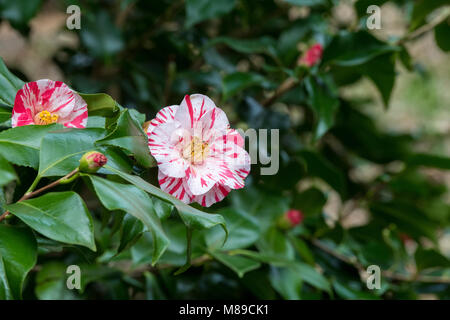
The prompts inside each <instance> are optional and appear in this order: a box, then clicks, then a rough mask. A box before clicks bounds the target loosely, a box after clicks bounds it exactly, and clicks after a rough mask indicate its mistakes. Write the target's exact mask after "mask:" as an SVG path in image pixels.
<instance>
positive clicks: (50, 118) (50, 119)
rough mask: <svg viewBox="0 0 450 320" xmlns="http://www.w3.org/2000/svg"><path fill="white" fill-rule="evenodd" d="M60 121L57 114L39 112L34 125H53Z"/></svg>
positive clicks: (45, 111)
mask: <svg viewBox="0 0 450 320" xmlns="http://www.w3.org/2000/svg"><path fill="white" fill-rule="evenodd" d="M57 121H58V115H57V114H56V113H51V112H49V111H47V110H44V111H41V112H39V113H38V114H37V115H36V116H35V117H34V123H35V124H38V125H46V124H51V123H56V122H57Z"/></svg>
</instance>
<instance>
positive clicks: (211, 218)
mask: <svg viewBox="0 0 450 320" xmlns="http://www.w3.org/2000/svg"><path fill="white" fill-rule="evenodd" d="M106 168H108V169H109V170H111V171H112V172H113V173H114V174H117V175H118V176H120V177H122V178H123V179H125V180H126V181H128V182H129V183H132V184H133V185H135V186H136V187H138V188H139V189H141V190H143V191H145V192H148V193H150V194H151V195H153V196H155V197H158V198H160V199H162V200H164V201H166V202H169V203H171V204H173V205H174V207H175V208H176V209H177V211H178V213H179V214H180V217H181V219H182V220H183V222H184V224H185V225H186V226H187V227H189V228H199V229H205V228H206V229H209V228H212V227H214V226H217V225H220V226H222V228H223V230H224V231H225V232H226V233H227V236H228V230H227V228H226V224H225V220H224V219H223V217H222V216H221V215H219V214H209V213H204V212H202V211H200V210H197V209H195V208H193V207H191V206H189V205H187V204H185V203H183V202H181V201H180V200H178V199H177V198H175V197H173V196H171V195H170V194H167V193H165V192H164V191H162V190H161V189H159V188H157V187H155V186H154V185H152V184H150V183H148V182H147V181H145V180H144V179H142V178H141V177H138V176H134V175H130V174H126V173H124V172H121V171H119V170H116V169H114V168H111V167H109V166H106Z"/></svg>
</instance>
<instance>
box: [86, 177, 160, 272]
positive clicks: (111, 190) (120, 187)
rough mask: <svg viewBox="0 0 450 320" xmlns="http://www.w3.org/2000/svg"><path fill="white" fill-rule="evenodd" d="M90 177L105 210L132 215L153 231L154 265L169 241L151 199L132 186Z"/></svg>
mask: <svg viewBox="0 0 450 320" xmlns="http://www.w3.org/2000/svg"><path fill="white" fill-rule="evenodd" d="M113 170H115V169H113ZM88 177H89V179H90V180H91V182H92V185H93V187H94V190H95V192H96V194H97V196H98V198H99V199H100V201H101V202H102V204H103V205H104V206H105V208H107V209H108V210H122V211H125V212H127V213H129V214H131V215H133V216H135V217H136V218H138V219H139V220H141V221H142V222H143V223H144V225H145V226H146V227H147V228H148V230H150V231H151V233H152V236H153V243H154V250H153V259H152V264H153V265H154V264H155V263H156V262H157V261H158V260H159V258H160V257H161V255H162V254H163V253H164V251H165V250H166V249H167V247H168V245H169V239H168V237H167V236H166V234H165V233H164V230H163V229H162V227H161V222H160V221H159V219H158V216H157V215H156V212H155V208H154V206H153V202H152V200H151V199H150V197H149V196H148V195H147V194H146V193H145V192H143V191H142V190H140V189H138V188H136V187H135V186H132V185H128V184H122V183H118V182H113V181H109V180H106V179H103V178H100V177H97V176H93V175H89V176H88Z"/></svg>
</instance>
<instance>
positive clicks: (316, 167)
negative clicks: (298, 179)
mask: <svg viewBox="0 0 450 320" xmlns="http://www.w3.org/2000/svg"><path fill="white" fill-rule="evenodd" d="M300 156H301V157H302V158H303V159H304V160H305V162H306V165H307V171H308V174H310V175H312V176H314V177H319V178H321V179H322V180H323V181H324V182H326V183H328V184H329V185H330V186H331V187H332V188H333V189H334V190H336V191H337V192H339V194H340V195H341V197H344V198H345V195H346V182H345V177H344V175H343V173H342V172H341V171H340V170H339V169H338V168H336V167H335V166H334V165H333V164H332V163H330V162H329V161H328V160H326V159H325V158H323V157H322V156H321V155H320V154H318V153H314V152H312V151H306V150H305V151H302V152H300Z"/></svg>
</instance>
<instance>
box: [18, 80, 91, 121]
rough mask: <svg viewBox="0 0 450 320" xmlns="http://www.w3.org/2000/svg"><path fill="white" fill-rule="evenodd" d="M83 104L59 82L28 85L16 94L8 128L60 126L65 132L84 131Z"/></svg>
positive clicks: (85, 110) (46, 81)
mask: <svg viewBox="0 0 450 320" xmlns="http://www.w3.org/2000/svg"><path fill="white" fill-rule="evenodd" d="M87 117H88V110H87V104H86V102H85V101H84V100H83V99H82V98H81V97H80V96H79V95H78V94H77V93H76V92H74V91H73V90H71V89H70V88H69V87H68V86H67V85H65V84H64V83H63V82H61V81H52V80H47V79H43V80H38V81H34V82H29V83H27V84H25V85H24V86H23V88H22V89H20V90H19V91H18V92H17V94H16V99H15V101H14V108H13V113H12V127H13V128H14V127H20V126H26V125H30V124H36V125H46V124H51V123H61V124H63V125H65V126H66V127H69V128H85V127H86V123H87Z"/></svg>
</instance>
